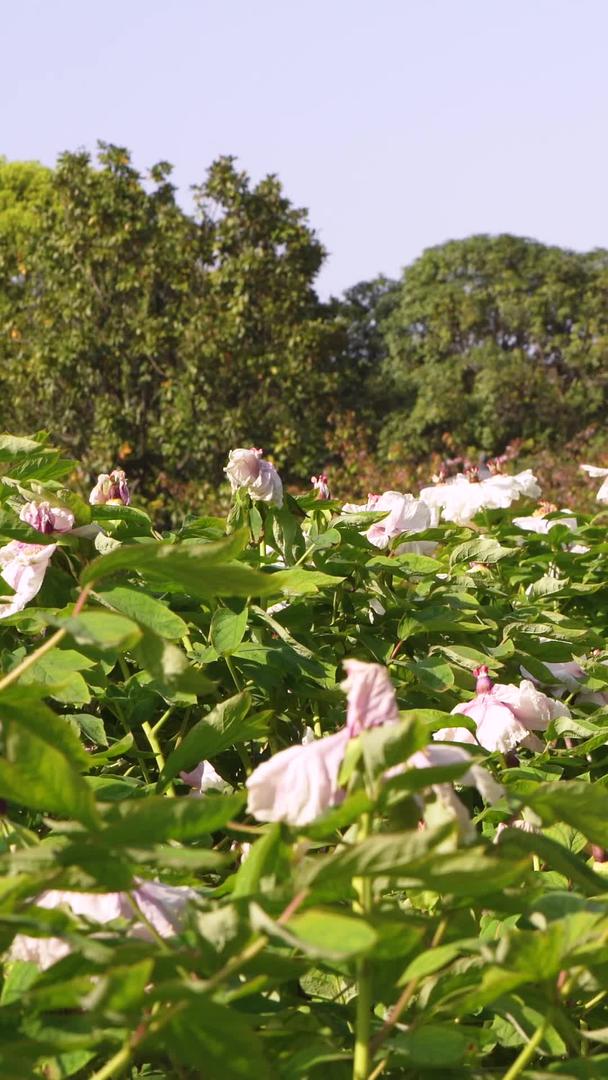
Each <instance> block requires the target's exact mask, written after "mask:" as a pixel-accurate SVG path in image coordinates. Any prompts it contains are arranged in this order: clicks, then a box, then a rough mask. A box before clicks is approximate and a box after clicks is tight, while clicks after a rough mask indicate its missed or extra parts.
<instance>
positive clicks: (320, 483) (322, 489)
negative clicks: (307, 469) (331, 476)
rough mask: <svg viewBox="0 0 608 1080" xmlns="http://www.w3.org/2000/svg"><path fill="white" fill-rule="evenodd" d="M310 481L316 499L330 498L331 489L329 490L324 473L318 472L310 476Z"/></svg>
mask: <svg viewBox="0 0 608 1080" xmlns="http://www.w3.org/2000/svg"><path fill="white" fill-rule="evenodd" d="M310 482H311V484H312V486H313V488H314V489H315V491H316V493H317V499H331V491H330V490H329V483H328V480H327V477H326V475H325V473H319V475H318V476H311V478H310Z"/></svg>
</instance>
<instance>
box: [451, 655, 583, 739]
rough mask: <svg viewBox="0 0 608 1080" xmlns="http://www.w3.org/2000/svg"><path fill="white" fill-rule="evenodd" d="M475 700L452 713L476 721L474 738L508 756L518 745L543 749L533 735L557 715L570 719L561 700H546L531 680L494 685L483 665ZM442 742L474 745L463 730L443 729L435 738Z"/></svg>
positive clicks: (478, 675) (456, 708) (459, 706)
mask: <svg viewBox="0 0 608 1080" xmlns="http://www.w3.org/2000/svg"><path fill="white" fill-rule="evenodd" d="M476 674H477V687H476V691H477V692H476V695H475V697H474V698H473V699H472V700H471V701H468V702H466V703H463V704H460V705H456V707H455V708H454V709H452V713H453V714H455V713H460V714H462V715H464V716H470V717H472V718H473V720H474V721H475V724H476V732H475V737H476V739H477V742H478V743H479V744H480V746H483V747H485V749H486V750H500V751H501V752H502V753H508V751H509V750H513V749H514V747H516V746H518V745H520V744H521V745H523V746H527V747H528V749H530V750H542V749H543V748H544V747H543V743H542V742H541V741H540V740H539V739H537V738H536V736H535V735H534V734H532V732H534V731H545V730H546V729H547V727H548V725H549V723H550V721H551V720H553V719H555V718H556V717H557V716H569V715H570V712H569V710H568V708H567V706H566V705H564V704H563V703H562V702H561V701H554V700H553V698H550V697H547V695H546V694H543V693H542V692H541V691H540V690H537V689H536V687H535V686H534V685H533V684H532V683H531V682H530V681H529V680H528V679H523V680H522V682H521V683H520V685H519V686H513V685H512V684H505V683H497V684H496V685H494V684H493V682H492V680H491V678H490V676H489V673H488V669H487V667H486V666H485V664H483V665H482V666H481V667H480V668H478V669H477V672H476ZM433 738H434V739H439V740H440V741H447V742H451V741H456V742H473V741H474V739H473V736H472V735H471V733H470V732H469V731H466V730H465V729H464V728H442V729H441V730H440V731H436V732H435V734H434V735H433Z"/></svg>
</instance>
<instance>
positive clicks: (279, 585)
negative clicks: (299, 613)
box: [272, 566, 344, 596]
mask: <svg viewBox="0 0 608 1080" xmlns="http://www.w3.org/2000/svg"><path fill="white" fill-rule="evenodd" d="M272 581H273V584H274V586H275V588H276V589H277V591H280V592H283V593H284V594H285V596H307V595H308V594H309V593H310V594H314V593H318V592H319V590H320V589H335V587H336V586H337V585H339V584H340V582H342V581H344V578H343V577H335V576H334V575H333V574H326V573H324V572H323V571H322V570H306V569H305V568H304V567H303V566H294V567H292V569H291V570H277V571H276V573H274V574H272Z"/></svg>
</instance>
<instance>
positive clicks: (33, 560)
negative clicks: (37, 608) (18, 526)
mask: <svg viewBox="0 0 608 1080" xmlns="http://www.w3.org/2000/svg"><path fill="white" fill-rule="evenodd" d="M56 547H57V545H56V544H24V543H22V542H21V541H20V540H11V542H10V543H9V544H5V546H4V547H2V548H0V567H2V569H1V570H0V574H1V576H2V577H3V578H4V580H5V581H6V583H7V584H8V585H10V586H11V588H12V589H14V590H15V595H14V596H11V597H8V598H4V597H0V619H5V618H6V617H7V616H8V615H14V614H15V613H16V612H18V611H23V608H24V607H25V605H26V604H29V602H30V600H33V599H34V597H35V596H36V594H37V593H38V592H40V589H41V588H42V582H43V581H44V575H45V573H46V569H47V566H48V564H49V560H50V558H51V556H52V554H53V552H54V551H55V548H56Z"/></svg>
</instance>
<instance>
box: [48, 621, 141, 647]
mask: <svg viewBox="0 0 608 1080" xmlns="http://www.w3.org/2000/svg"><path fill="white" fill-rule="evenodd" d="M48 622H49V623H50V624H51V625H52V626H57V627H59V628H60V629H63V630H67V632H68V634H69V635H70V637H73V638H74V641H75V642H76V644H77V645H93V646H95V647H96V648H98V649H118V650H120V651H121V652H126V651H127V650H128V649H132V648H133V647H134V646H135V645H136V644H137V642H138V641H139V639H140V638H141V630H140V629H139V627H138V626H137V624H136V623H134V622H132V621H131V620H130V619H125V618H123V616H122V615H114V614H113V613H112V612H111V611H83V612H81V614H80V615H70V616H68V618H61V617H59V618H55V617H51V618H49V619H48Z"/></svg>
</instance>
